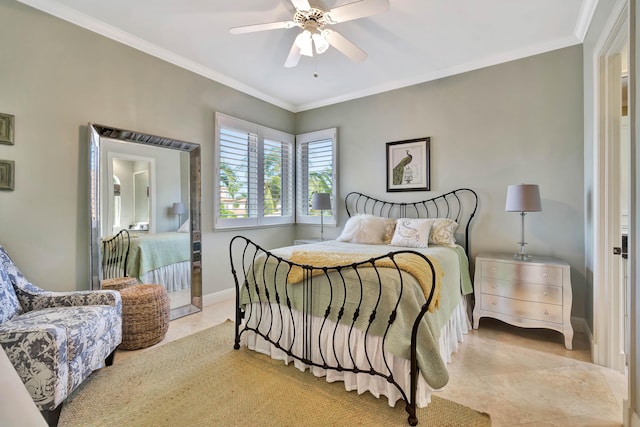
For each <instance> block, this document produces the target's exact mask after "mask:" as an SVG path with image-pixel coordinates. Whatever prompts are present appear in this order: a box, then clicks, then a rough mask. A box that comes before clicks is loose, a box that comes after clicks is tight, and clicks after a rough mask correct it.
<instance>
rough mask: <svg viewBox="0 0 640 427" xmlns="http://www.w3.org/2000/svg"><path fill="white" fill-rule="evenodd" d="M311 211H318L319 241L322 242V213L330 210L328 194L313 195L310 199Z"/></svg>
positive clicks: (329, 196)
mask: <svg viewBox="0 0 640 427" xmlns="http://www.w3.org/2000/svg"><path fill="white" fill-rule="evenodd" d="M311 209H313V210H316V211H320V240H324V211H326V210H331V195H330V194H329V193H314V195H313V198H312V199H311Z"/></svg>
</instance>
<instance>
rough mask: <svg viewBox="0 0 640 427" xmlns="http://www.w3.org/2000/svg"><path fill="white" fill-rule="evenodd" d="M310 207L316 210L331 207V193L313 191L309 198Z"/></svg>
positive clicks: (324, 209)
mask: <svg viewBox="0 0 640 427" xmlns="http://www.w3.org/2000/svg"><path fill="white" fill-rule="evenodd" d="M311 209H313V210H316V211H326V210H329V209H331V194H329V193H315V194H314V195H313V198H312V199H311Z"/></svg>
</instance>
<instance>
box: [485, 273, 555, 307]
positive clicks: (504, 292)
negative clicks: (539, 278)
mask: <svg viewBox="0 0 640 427" xmlns="http://www.w3.org/2000/svg"><path fill="white" fill-rule="evenodd" d="M480 289H481V292H482V293H483V294H491V295H497V296H502V297H507V298H515V299H520V300H527V301H536V302H543V303H547V304H557V305H562V287H560V286H551V285H536V284H533V283H522V282H507V281H506V280H499V279H491V278H486V277H483V278H482V283H481V285H480Z"/></svg>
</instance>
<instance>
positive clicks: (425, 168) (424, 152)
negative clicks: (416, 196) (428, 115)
mask: <svg viewBox="0 0 640 427" xmlns="http://www.w3.org/2000/svg"><path fill="white" fill-rule="evenodd" d="M430 145H431V137H424V138H416V139H407V140H404V141H394V142H387V192H395V191H429V189H430V188H431V179H430V175H429V174H430V170H429V169H430V164H429V163H430V157H431V156H430V153H429V149H430Z"/></svg>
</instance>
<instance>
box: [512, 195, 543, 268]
mask: <svg viewBox="0 0 640 427" xmlns="http://www.w3.org/2000/svg"><path fill="white" fill-rule="evenodd" d="M504 210H505V211H507V212H520V216H521V217H522V229H521V237H520V242H518V243H520V252H519V253H517V254H515V255H514V256H513V258H515V259H517V260H520V261H528V260H530V259H531V256H530V255H527V249H526V247H525V245H526V244H527V243H526V242H525V241H524V217H525V215H526V214H527V212H540V211H542V203H540V189H539V188H538V186H537V185H535V184H519V185H510V186H509V187H507V203H506V206H505V208H504Z"/></svg>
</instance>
